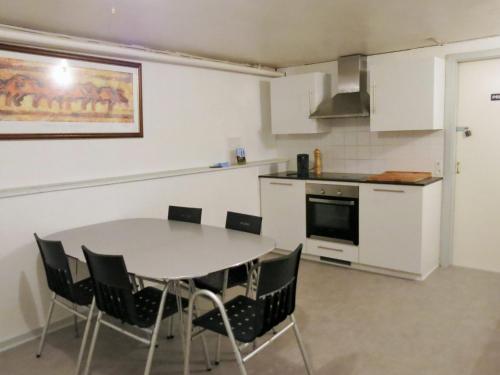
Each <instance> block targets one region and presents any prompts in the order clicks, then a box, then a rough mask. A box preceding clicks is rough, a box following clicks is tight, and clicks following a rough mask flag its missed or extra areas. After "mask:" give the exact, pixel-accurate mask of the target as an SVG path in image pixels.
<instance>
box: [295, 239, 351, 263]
mask: <svg viewBox="0 0 500 375" xmlns="http://www.w3.org/2000/svg"><path fill="white" fill-rule="evenodd" d="M306 244H307V249H306V251H305V252H306V253H307V254H311V255H316V256H320V257H328V258H334V259H340V260H346V261H348V262H355V263H357V262H358V258H359V249H358V247H357V246H354V245H349V244H344V243H339V242H330V241H319V240H313V239H311V238H308V239H307V241H306Z"/></svg>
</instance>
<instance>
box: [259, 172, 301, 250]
mask: <svg viewBox="0 0 500 375" xmlns="http://www.w3.org/2000/svg"><path fill="white" fill-rule="evenodd" d="M260 196H261V215H262V234H263V235H264V236H269V237H271V238H274V240H276V247H277V248H278V249H282V250H289V251H292V250H295V248H296V247H297V246H298V245H299V244H300V243H302V244H305V240H306V196H305V182H304V181H298V180H287V179H271V178H261V179H260Z"/></svg>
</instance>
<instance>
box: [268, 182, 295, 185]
mask: <svg viewBox="0 0 500 375" xmlns="http://www.w3.org/2000/svg"><path fill="white" fill-rule="evenodd" d="M271 185H281V186H292V185H293V184H291V183H289V182H271Z"/></svg>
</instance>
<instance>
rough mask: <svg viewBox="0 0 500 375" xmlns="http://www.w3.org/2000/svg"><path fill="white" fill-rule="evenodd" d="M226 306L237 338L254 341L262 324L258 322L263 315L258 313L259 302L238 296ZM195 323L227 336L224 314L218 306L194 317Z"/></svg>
mask: <svg viewBox="0 0 500 375" xmlns="http://www.w3.org/2000/svg"><path fill="white" fill-rule="evenodd" d="M224 307H225V310H226V312H227V317H228V319H229V323H230V324H231V328H232V330H233V334H234V337H235V339H236V340H237V341H240V342H252V341H254V340H255V339H256V338H257V336H258V335H259V332H257V331H256V330H257V327H259V326H261V325H260V324H257V323H259V319H260V318H259V317H260V316H262V314H260V313H258V309H259V305H258V303H257V302H256V301H255V300H253V299H251V298H248V297H245V296H238V297H235V298H233V299H232V300H230V301H228V302H226V303H225V304H224ZM193 324H194V325H195V326H198V327H202V328H205V329H207V330H209V331H213V332H216V333H219V334H221V335H224V336H227V332H226V328H225V326H224V322H223V321H222V316H221V314H220V312H219V310H218V309H217V308H215V309H213V310H211V311H209V312H207V313H206V314H204V315H202V316H200V317H199V318H197V319H194V320H193Z"/></svg>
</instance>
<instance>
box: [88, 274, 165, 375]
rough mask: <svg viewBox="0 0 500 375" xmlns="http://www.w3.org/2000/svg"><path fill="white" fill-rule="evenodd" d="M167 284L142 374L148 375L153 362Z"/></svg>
mask: <svg viewBox="0 0 500 375" xmlns="http://www.w3.org/2000/svg"><path fill="white" fill-rule="evenodd" d="M168 285H169V284H167V285H165V286H164V287H163V291H162V295H161V300H160V306H159V307H158V315H157V316H156V322H155V326H154V329H153V335H152V337H151V343H150V345H149V352H148V359H147V361H146V368H145V369H144V375H149V373H150V372H151V365H152V364H153V356H154V353H155V347H156V340H157V339H158V332H160V325H161V320H162V317H163V310H164V308H165V301H166V300H167V294H168ZM85 375H87V374H85Z"/></svg>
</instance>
